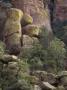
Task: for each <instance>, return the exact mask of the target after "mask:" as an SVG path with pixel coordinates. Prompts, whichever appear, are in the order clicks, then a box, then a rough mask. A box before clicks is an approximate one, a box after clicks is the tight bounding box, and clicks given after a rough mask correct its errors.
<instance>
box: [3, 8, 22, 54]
mask: <svg viewBox="0 0 67 90" xmlns="http://www.w3.org/2000/svg"><path fill="white" fill-rule="evenodd" d="M7 16H8V17H7V20H6V22H5V27H4V32H3V36H4V42H5V44H6V48H7V50H9V51H8V52H9V53H10V54H16V55H17V54H19V53H20V50H21V46H22V32H21V23H20V22H21V19H22V17H23V12H22V11H21V10H18V9H14V8H11V9H9V10H8V12H7Z"/></svg>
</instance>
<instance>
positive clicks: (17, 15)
mask: <svg viewBox="0 0 67 90" xmlns="http://www.w3.org/2000/svg"><path fill="white" fill-rule="evenodd" d="M22 17H23V12H22V11H21V10H20V9H16V8H11V9H9V12H8V18H10V19H11V20H12V19H13V20H14V21H17V20H18V21H20V20H21V19H22Z"/></svg>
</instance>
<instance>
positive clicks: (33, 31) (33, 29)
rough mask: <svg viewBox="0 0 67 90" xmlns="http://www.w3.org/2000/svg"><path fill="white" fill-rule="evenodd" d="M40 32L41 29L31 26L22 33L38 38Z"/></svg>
mask: <svg viewBox="0 0 67 90" xmlns="http://www.w3.org/2000/svg"><path fill="white" fill-rule="evenodd" d="M39 32H40V29H39V27H38V26H36V25H31V24H30V25H27V26H25V27H23V29H22V33H23V34H27V35H29V36H38V35H39Z"/></svg>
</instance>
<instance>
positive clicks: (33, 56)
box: [22, 38, 66, 73]
mask: <svg viewBox="0 0 67 90" xmlns="http://www.w3.org/2000/svg"><path fill="white" fill-rule="evenodd" d="M64 46H65V45H64V43H63V42H62V41H61V40H60V39H57V38H54V40H52V41H51V43H50V46H49V47H48V48H44V47H43V46H42V45H41V44H35V45H33V47H32V48H31V49H28V50H27V49H25V50H24V51H25V53H24V54H23V55H22V57H23V58H26V59H27V63H28V64H29V65H30V68H31V69H32V70H36V69H37V70H38V69H39V70H40V69H44V70H46V71H48V72H53V73H57V72H58V71H60V70H63V69H64V65H63V63H64V58H65V53H66V50H65V48H64ZM26 51H27V52H26Z"/></svg>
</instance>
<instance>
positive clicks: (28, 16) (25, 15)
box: [21, 13, 33, 26]
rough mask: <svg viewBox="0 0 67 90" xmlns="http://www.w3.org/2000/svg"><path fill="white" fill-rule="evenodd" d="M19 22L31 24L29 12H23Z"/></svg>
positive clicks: (23, 24)
mask: <svg viewBox="0 0 67 90" xmlns="http://www.w3.org/2000/svg"><path fill="white" fill-rule="evenodd" d="M21 23H22V26H25V25H28V24H32V23H33V18H32V17H31V16H30V15H29V14H26V13H24V15H23V18H22V22H21Z"/></svg>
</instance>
